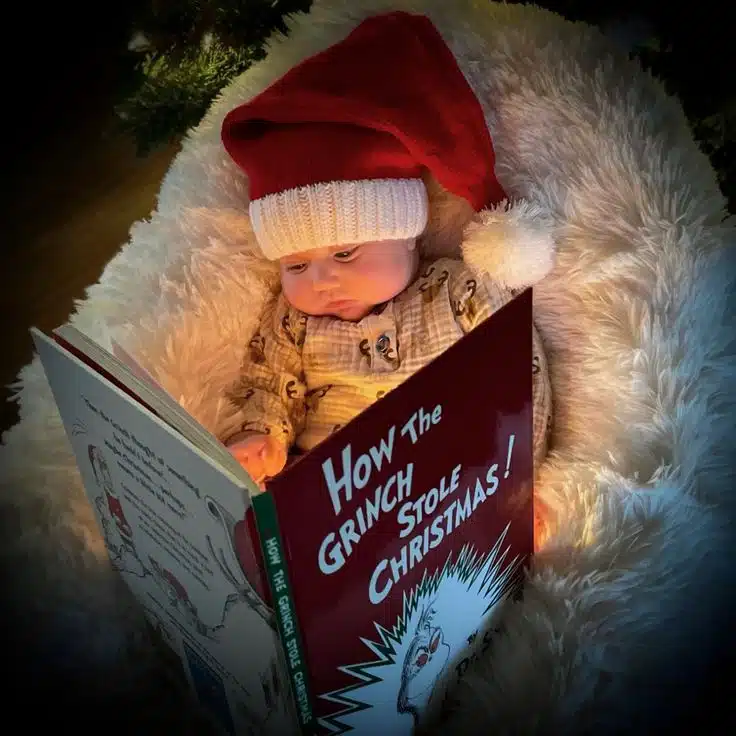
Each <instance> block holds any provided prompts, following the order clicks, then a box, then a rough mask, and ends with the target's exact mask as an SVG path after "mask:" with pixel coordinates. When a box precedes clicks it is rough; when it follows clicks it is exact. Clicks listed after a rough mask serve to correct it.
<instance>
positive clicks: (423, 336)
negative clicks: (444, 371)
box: [226, 237, 550, 484]
mask: <svg viewBox="0 0 736 736" xmlns="http://www.w3.org/2000/svg"><path fill="white" fill-rule="evenodd" d="M279 267H280V271H281V285H282V291H281V293H280V294H279V296H278V297H277V298H276V300H275V301H274V302H273V303H271V304H270V305H269V306H268V307H267V308H266V310H265V313H264V315H263V318H262V320H261V323H260V326H259V328H258V331H257V333H256V335H255V336H254V338H253V339H252V341H251V343H250V346H249V350H248V353H247V356H246V359H245V364H244V366H243V375H242V378H241V380H240V381H239V384H238V386H237V388H236V390H234V391H233V393H232V396H231V398H232V400H233V401H235V402H237V404H238V406H239V407H240V410H241V412H242V414H241V417H242V419H243V429H242V431H241V432H239V433H238V434H236V435H234V436H232V437H230V438H228V439H227V441H226V444H227V445H228V446H229V449H230V451H231V452H232V453H233V454H234V456H235V457H236V458H237V459H238V460H239V461H240V462H241V464H242V465H243V466H244V467H245V468H246V470H247V471H248V473H249V474H250V476H251V477H252V478H253V479H254V481H256V482H257V483H259V484H260V483H263V481H264V479H265V478H267V477H269V476H273V475H276V474H277V473H279V472H280V471H281V470H282V468H283V467H284V465H285V462H286V458H287V453H288V450H289V448H290V447H291V446H292V445H293V444H295V445H296V446H297V447H298V448H300V449H302V450H309V449H311V448H312V447H314V446H315V445H316V444H318V443H319V442H321V441H322V440H323V439H324V438H325V437H327V436H328V435H329V434H331V433H332V432H334V431H336V430H337V429H339V428H340V427H341V426H343V425H344V424H347V423H348V422H349V421H350V420H351V419H353V418H354V417H355V416H356V415H357V414H358V413H359V412H361V411H363V410H364V409H366V408H367V407H368V406H370V405H371V404H372V403H373V402H375V401H376V400H378V399H380V398H381V397H382V396H384V395H385V394H386V393H388V392H389V391H391V390H392V389H393V388H395V387H396V386H398V385H399V384H400V383H401V382H402V381H404V380H406V379H407V378H408V377H409V376H410V375H412V374H413V373H414V372H415V371H417V370H419V369H420V368H422V367H423V366H424V365H426V364H427V363H428V362H429V361H431V360H432V359H433V358H435V357H436V356H438V355H439V354H440V353H442V352H444V351H445V350H447V348H449V347H450V346H451V345H452V344H453V343H454V342H456V341H457V340H458V339H460V338H461V337H462V336H463V335H464V334H465V333H467V332H469V331H470V330H472V329H473V328H474V327H475V326H476V325H478V324H480V323H481V322H482V321H483V320H485V319H486V318H487V317H489V316H490V315H491V314H492V313H493V312H494V311H496V310H497V309H499V308H500V307H501V306H503V304H504V303H505V302H507V301H508V300H509V299H510V298H511V295H510V294H509V293H508V292H506V291H504V290H502V289H501V288H500V287H499V286H497V285H496V284H495V283H493V282H492V281H490V280H488V279H482V278H478V277H476V276H475V275H474V274H473V273H472V272H471V271H470V270H469V269H468V268H467V267H466V266H465V264H464V263H463V262H462V261H459V260H453V259H449V258H443V259H439V260H436V261H433V262H432V263H427V262H422V261H421V260H420V257H419V254H418V249H417V242H416V238H415V237H406V238H402V239H400V240H372V241H367V242H363V243H359V244H355V243H351V244H346V245H333V246H324V247H319V248H313V249H309V250H305V251H297V252H295V253H293V254H289V255H287V256H283V257H282V258H280V259H279ZM533 353H534V371H535V372H534V375H533V396H534V417H535V419H534V450H535V453H534V454H535V460H536V461H537V462H538V461H539V460H540V459H541V457H542V456H543V455H544V451H545V444H546V426H547V423H548V417H549V414H550V389H549V381H548V377H547V371H546V362H545V358H544V354H543V352H542V350H541V344H540V341H539V338H538V336H537V335H536V332H535V334H534V350H533ZM530 370H532V366H530Z"/></svg>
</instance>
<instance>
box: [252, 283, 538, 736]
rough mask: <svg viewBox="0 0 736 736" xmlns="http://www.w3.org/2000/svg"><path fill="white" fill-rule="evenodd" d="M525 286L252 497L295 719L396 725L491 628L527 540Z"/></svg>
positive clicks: (406, 724) (478, 648)
mask: <svg viewBox="0 0 736 736" xmlns="http://www.w3.org/2000/svg"><path fill="white" fill-rule="evenodd" d="M531 364H532V297H531V290H527V291H525V292H524V293H522V294H521V295H519V296H517V297H516V298H515V299H514V300H513V301H512V302H510V303H509V304H507V305H506V306H505V307H504V308H503V309H501V310H500V311H499V312H497V313H496V314H494V315H493V316H492V317H491V318H490V319H488V320H487V321H486V322H485V323H483V324H482V325H480V326H479V327H477V328H476V329H475V330H474V331H473V332H471V333H470V334H469V335H466V336H465V337H464V338H463V339H462V340H460V341H459V342H458V343H457V344H456V345H454V346H453V347H452V348H451V349H450V350H448V351H447V352H445V353H444V354H443V355H441V356H440V357H438V358H437V359H435V360H434V361H433V362H432V363H430V364H429V365H428V366H426V367H425V368H424V369H422V370H421V371H419V372H418V373H417V374H416V375H414V376H412V377H411V378H410V379H409V380H407V381H406V382H405V383H403V384H402V385H401V386H399V387H398V388H397V389H395V390H394V391H392V392H391V393H389V394H388V395H386V396H385V397H384V398H382V399H381V400H380V401H379V402H377V403H376V404H375V405H373V406H372V407H370V408H369V409H368V410H367V411H365V412H363V413H362V414H360V415H359V416H358V417H356V419H355V420H354V421H352V422H351V423H350V424H348V425H346V426H345V427H344V428H342V429H341V430H340V431H339V432H337V433H335V434H334V435H332V436H331V437H330V438H329V439H328V440H326V441H325V442H323V443H322V444H321V445H319V446H318V447H316V448H315V449H313V450H312V451H311V452H309V453H308V454H306V455H305V456H303V457H302V458H301V459H300V460H299V461H298V462H296V463H295V464H294V465H292V466H290V467H289V468H287V469H286V470H285V471H284V472H283V473H282V474H281V475H279V476H278V477H277V478H275V479H273V481H272V482H270V483H269V484H268V490H267V492H266V493H264V494H261V495H259V496H257V497H255V498H254V501H253V503H254V511H255V516H256V523H257V526H258V530H259V536H260V540H261V548H262V552H263V558H264V563H265V570H266V573H267V578H268V583H269V586H270V593H271V595H270V599H271V601H270V602H271V604H272V605H273V607H274V610H275V612H276V615H277V619H278V625H279V630H280V634H281V638H282V643H283V646H284V651H285V655H286V661H287V665H288V668H289V673H290V678H291V684H292V690H293V695H294V698H295V701H296V705H297V711H298V713H299V718H300V724H301V727H302V730H303V731H304V732H305V733H344V732H347V731H352V730H355V731H357V732H358V733H366V734H373V733H378V732H379V730H378V729H380V733H381V734H383V736H387V734H409V733H411V732H412V731H413V729H414V728H415V727H419V726H421V725H422V724H423V723H424V722H425V721H426V720H427V719H428V718H431V716H432V714H433V713H434V712H436V710H437V709H438V708H439V707H440V706H441V704H442V700H443V698H444V697H445V695H446V693H447V692H448V688H451V687H452V686H453V684H454V683H456V682H457V681H458V679H459V678H461V677H462V676H463V673H464V672H465V670H466V668H467V666H468V664H469V662H471V661H472V659H473V658H474V657H477V656H479V654H480V653H481V652H482V651H484V650H485V649H487V647H489V646H492V630H493V629H494V627H495V626H496V625H497V614H498V612H499V611H500V609H501V605H500V604H501V602H502V601H503V600H504V599H506V598H508V596H509V595H511V594H513V593H514V592H515V591H516V590H518V583H519V582H520V578H521V574H522V571H523V568H524V566H525V564H526V563H527V561H528V558H529V556H530V555H531V554H532V553H533V510H532V497H533V494H532V481H533V460H532V457H533V456H532V372H531Z"/></svg>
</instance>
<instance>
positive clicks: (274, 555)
mask: <svg viewBox="0 0 736 736" xmlns="http://www.w3.org/2000/svg"><path fill="white" fill-rule="evenodd" d="M253 511H254V512H255V517H256V526H257V527H258V536H259V537H260V541H261V550H262V552H263V560H264V563H265V565H266V574H267V576H268V584H269V587H270V589H271V597H272V599H273V608H274V612H275V614H276V622H277V626H278V631H279V636H280V638H281V644H282V646H283V648H284V655H285V657H286V665H287V668H288V671H289V678H290V680H291V688H292V693H293V696H294V701H295V703H296V709H297V714H298V717H299V725H300V727H301V731H302V733H303V734H305V736H311V735H312V734H316V733H317V720H316V718H315V717H314V715H313V714H314V710H313V708H312V695H311V690H310V686H309V671H308V670H307V662H306V657H305V655H304V647H303V644H302V638H301V634H300V632H299V623H298V618H297V615H296V608H295V606H294V598H293V596H292V592H291V584H290V583H289V573H288V569H287V564H286V558H285V556H284V546H283V543H282V541H281V531H280V529H279V522H278V516H277V514H276V504H275V503H274V501H273V496H272V494H271V493H268V492H267V493H261V494H259V495H258V496H255V497H254V498H253Z"/></svg>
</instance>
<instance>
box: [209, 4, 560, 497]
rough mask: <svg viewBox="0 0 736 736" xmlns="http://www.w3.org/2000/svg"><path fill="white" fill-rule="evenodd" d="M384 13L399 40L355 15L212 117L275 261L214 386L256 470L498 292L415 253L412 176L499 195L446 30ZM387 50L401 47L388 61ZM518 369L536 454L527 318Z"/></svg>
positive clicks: (436, 343)
mask: <svg viewBox="0 0 736 736" xmlns="http://www.w3.org/2000/svg"><path fill="white" fill-rule="evenodd" d="M390 20H391V23H392V24H394V25H396V24H398V25H397V28H398V26H402V27H403V26H406V28H405V31H404V35H403V36H402V37H403V38H405V41H406V43H405V44H404V45H403V46H401V47H400V46H399V45H396V46H392V47H390V48H387V47H386V44H385V43H384V42H383V40H382V38H383V37H382V36H381V34H380V33H378V32H377V30H376V29H375V28H374V27H373V24H372V23H370V22H368V21H366V22H365V23H364V24H361V26H359V27H358V28H357V29H356V30H355V31H354V32H353V33H352V34H350V36H348V38H347V39H345V40H344V41H343V42H341V43H338V44H336V45H335V46H333V47H330V48H328V49H326V50H325V51H323V52H321V53H319V54H316V55H315V56H313V57H310V58H308V59H306V60H305V61H303V62H301V63H300V64H298V65H297V66H296V67H294V68H292V69H290V70H289V72H287V73H286V74H285V75H284V76H283V77H281V78H280V79H278V80H277V81H276V82H275V83H273V84H272V85H271V86H270V87H268V88H267V89H265V90H264V91H263V92H262V93H261V94H259V95H257V96H256V97H255V98H253V99H252V100H251V101H249V102H247V103H245V104H243V105H241V106H239V107H237V108H235V109H234V110H231V111H230V112H229V113H228V114H227V115H226V116H225V119H224V121H223V125H222V131H221V134H222V142H223V145H224V148H225V150H226V152H227V153H228V155H229V156H230V158H231V159H232V161H233V162H234V163H235V165H236V166H237V167H238V168H239V169H240V170H241V171H242V172H245V174H246V175H247V179H248V190H249V195H250V205H249V212H250V220H251V224H252V227H253V233H254V235H255V238H256V241H257V243H258V246H259V247H260V250H261V251H262V253H263V256H264V257H265V258H267V259H269V260H271V261H277V262H278V264H279V268H280V273H281V285H282V289H281V293H280V294H279V295H278V297H277V298H275V299H274V300H273V301H272V302H271V303H270V304H269V305H268V306H267V307H266V309H265V312H264V314H263V315H262V318H261V322H260V325H259V327H258V329H257V331H256V334H255V335H254V337H253V339H252V340H251V342H250V345H249V346H248V349H247V351H246V356H245V361H244V365H243V368H242V378H241V380H240V381H239V383H238V385H237V386H235V387H234V388H233V389H232V391H231V392H230V399H231V400H232V401H233V402H234V403H235V404H236V406H237V408H238V412H239V413H238V420H239V423H240V425H241V426H240V429H239V431H238V432H237V433H236V434H233V435H232V436H230V437H226V438H225V443H226V445H227V446H228V447H229V449H230V451H231V452H232V453H233V455H234V456H235V457H236V458H237V459H238V460H239V461H240V462H241V463H242V464H243V466H244V467H245V468H246V469H247V470H248V472H249V473H250V475H251V476H252V477H253V478H254V480H256V481H257V482H259V483H263V481H264V480H265V479H266V478H268V477H269V476H274V475H275V474H277V473H278V472H279V471H280V470H281V469H282V468H283V467H284V465H285V463H286V459H287V454H288V451H289V449H290V448H291V447H292V446H293V445H296V447H297V448H299V449H301V450H309V449H311V448H312V447H314V446H315V445H316V444H317V443H319V442H321V441H322V440H323V439H325V438H326V437H327V436H328V435H329V434H330V433H332V432H334V431H336V430H337V429H338V428H339V427H341V426H343V425H345V424H346V423H347V422H349V421H351V419H353V418H354V417H355V416H356V415H357V414H359V413H360V412H361V411H363V410H364V409H366V408H367V407H368V406H370V405H371V404H372V403H373V402H375V401H377V400H379V399H380V398H381V397H382V396H384V395H385V394H386V393H388V392H389V391H391V390H392V389H394V388H395V387H396V386H398V385H399V384H400V383H401V382H402V381H404V380H406V379H407V378H408V377H409V376H411V375H412V374H413V373H415V372H416V371H417V370H419V369H420V368H422V367H423V366H425V365H426V364H427V363H428V362H429V361H431V360H432V359H433V358H435V357H436V356H438V355H439V354H440V353H442V352H443V351H445V350H447V348H449V347H450V346H451V345H453V344H454V343H455V342H456V341H457V340H458V339H460V338H461V337H462V336H463V335H464V334H465V333H467V332H468V331H469V330H472V329H473V328H474V327H475V326H476V325H478V324H479V323H480V322H482V321H483V320H485V319H486V318H487V317H489V316H490V315H491V314H493V312H495V311H496V310H498V309H499V308H500V307H501V306H503V304H504V303H506V302H507V301H509V300H510V299H511V298H512V294H511V293H510V292H509V291H507V290H504V289H503V288H501V287H500V286H499V285H498V284H496V283H494V282H493V281H492V280H491V279H489V278H487V277H485V276H483V275H481V274H478V273H474V272H473V271H472V270H471V269H470V268H469V267H468V266H467V265H466V264H465V263H464V262H463V261H461V260H453V259H450V258H443V259H440V260H435V261H433V262H425V261H423V260H422V258H421V257H420V254H419V249H418V246H417V239H418V238H419V237H420V236H421V235H422V233H423V232H424V231H425V229H426V227H427V224H428V220H429V212H428V208H429V205H428V193H427V189H426V187H425V184H424V181H425V179H426V178H431V179H434V180H436V181H437V182H438V183H439V184H440V185H441V186H442V187H444V189H445V190H447V191H449V192H450V193H452V194H454V195H456V196H457V197H459V198H462V199H464V200H466V201H467V203H468V204H469V205H470V206H471V207H472V208H473V210H474V211H475V212H479V211H481V210H482V209H483V208H486V207H489V206H492V205H495V204H498V203H500V202H501V201H503V200H504V199H505V198H506V195H505V194H504V191H503V189H502V187H501V185H500V183H499V182H498V180H497V179H496V176H495V173H494V162H495V159H494V151H493V146H492V143H491V139H490V135H489V132H488V125H487V123H486V120H485V117H484V114H483V110H482V108H481V106H480V104H479V102H478V100H477V98H476V97H475V95H474V93H473V91H472V90H471V88H470V87H469V85H468V83H467V81H466V80H465V77H464V76H463V74H462V73H461V72H460V70H459V69H458V68H457V65H456V63H455V61H454V59H453V57H452V55H451V54H450V52H449V50H448V49H447V48H446V47H445V45H444V42H443V41H442V39H441V38H440V37H439V35H438V34H437V33H436V31H434V30H433V29H432V28H431V27H430V24H428V22H426V19H421V18H419V17H418V16H417V17H415V16H410V15H406V14H401V15H400V17H395V18H393V17H392V18H391V19H390ZM404 47H405V48H404ZM406 49H410V51H411V53H404V51H405V50H406ZM391 54H399V56H400V57H401V63H400V64H389V65H388V66H386V63H385V62H386V59H387V58H388V57H387V55H389V56H390V55H391ZM381 69H384V71H383V72H382V71H381ZM388 69H390V72H389V71H387V70H388ZM529 369H530V370H531V371H532V373H533V386H534V448H535V458H536V460H537V461H538V460H539V459H541V457H542V456H543V454H544V452H545V443H546V431H547V426H548V418H549V416H550V411H551V402H550V388H549V380H548V375H547V366H546V361H545V357H544V354H543V352H542V347H541V343H540V340H539V337H538V336H537V334H536V332H535V333H534V364H533V366H530V367H529Z"/></svg>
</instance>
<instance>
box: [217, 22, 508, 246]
mask: <svg viewBox="0 0 736 736" xmlns="http://www.w3.org/2000/svg"><path fill="white" fill-rule="evenodd" d="M222 140H223V144H224V146H225V149H226V150H227V152H228V153H229V155H230V156H231V158H232V159H233V160H234V161H235V163H236V164H238V166H240V167H241V168H242V169H243V170H244V171H245V173H246V174H247V176H248V180H249V189H250V216H251V221H252V225H253V231H254V233H255V236H256V239H257V241H258V244H259V246H260V247H261V250H262V251H263V253H264V255H265V256H266V257H267V258H269V259H277V258H281V257H282V256H285V255H288V254H289V253H294V252H299V251H304V250H309V249H312V248H319V247H322V246H331V245H342V244H345V245H347V244H352V243H360V242H368V241H374V240H388V239H403V238H410V237H416V236H418V235H420V234H421V233H422V231H423V230H424V228H425V227H426V224H427V218H428V213H427V192H426V189H425V186H424V183H423V181H422V178H421V177H422V174H423V173H424V172H429V173H430V174H431V175H432V176H433V177H434V178H435V179H436V180H437V181H438V182H439V183H440V184H441V185H442V186H443V187H444V188H445V189H447V190H448V191H450V192H452V193H453V194H455V195H458V196H460V197H463V198H464V199H466V200H467V201H468V202H469V203H470V204H471V205H472V207H473V208H474V209H475V211H476V212H479V211H480V210H482V209H483V208H487V207H494V206H495V205H497V204H498V203H499V202H502V201H503V200H504V199H505V198H506V195H505V193H504V191H503V189H502V187H501V185H500V183H499V182H498V180H497V179H496V176H495V173H494V164H495V156H494V151H493V145H492V143H491V138H490V135H489V132H488V126H487V123H486V121H485V118H484V115H483V110H482V109H481V106H480V104H479V102H478V100H477V98H476V97H475V95H474V93H473V91H472V89H471V88H470V86H469V84H468V82H467V81H466V79H465V77H464V76H463V74H462V72H461V71H460V69H459V67H458V65H457V62H456V60H455V58H454V56H453V55H452V52H451V51H450V49H449V48H448V47H447V45H446V44H445V42H444V41H443V39H442V37H441V36H440V34H439V33H438V32H437V30H436V28H435V27H434V25H433V24H432V23H431V21H430V20H429V19H428V18H426V17H425V16H421V15H413V14H409V13H405V12H392V13H387V14H384V15H379V16H375V17H372V18H369V19H367V20H365V21H363V22H362V23H361V24H360V25H359V26H358V27H357V28H356V29H355V30H354V31H353V32H352V33H350V34H349V35H348V36H347V38H345V39H344V40H343V41H342V42H340V43H337V44H335V45H334V46H331V47H329V48H328V49H326V50H325V51H323V52H321V53H319V54H317V55H315V56H312V57H310V58H308V59H306V60H305V61H303V62H302V63H301V64H299V65H297V66H296V67H294V68H293V69H291V70H290V71H289V72H287V74H285V75H284V76H283V77H281V78H280V79H279V80H278V81H277V82H275V83H274V84H273V85H271V86H270V87H268V88H267V89H266V90H265V91H264V92H262V93H261V94H259V95H258V96H256V97H255V98H254V99H252V100H251V101H250V102H247V103H245V104H243V105H241V106H239V107H237V108H235V109H234V110H232V111H231V112H230V113H228V115H227V116H226V117H225V120H224V122H223V126H222ZM477 240H478V237H477V233H476V241H477Z"/></svg>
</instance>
